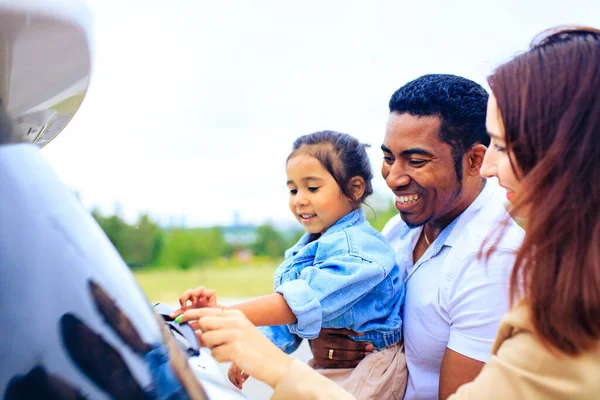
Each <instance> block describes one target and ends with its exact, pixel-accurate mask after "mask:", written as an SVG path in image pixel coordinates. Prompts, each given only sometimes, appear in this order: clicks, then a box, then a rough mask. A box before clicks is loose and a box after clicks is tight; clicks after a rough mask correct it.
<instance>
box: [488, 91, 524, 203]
mask: <svg viewBox="0 0 600 400" xmlns="http://www.w3.org/2000/svg"><path fill="white" fill-rule="evenodd" d="M485 125H486V128H487V131H488V134H489V135H490V138H491V142H490V147H489V148H488V150H487V151H486V153H485V157H484V159H483V165H482V166H481V176H483V177H484V178H490V177H492V176H495V177H496V178H498V182H499V183H500V186H502V187H503V188H504V189H506V198H507V199H508V201H510V200H511V198H512V197H513V196H514V195H515V193H518V191H519V186H520V183H519V178H518V176H517V175H516V174H515V171H514V170H513V167H512V165H511V158H512V156H511V155H510V154H508V152H507V151H506V142H505V139H504V138H505V131H504V123H503V122H502V116H501V115H500V110H499V109H498V104H497V103H496V98H495V97H494V95H493V94H492V95H490V98H489V100H488V106H487V116H486V119H485ZM512 160H513V164H514V165H515V167H516V168H517V169H518V166H517V164H516V161H515V160H514V158H512Z"/></svg>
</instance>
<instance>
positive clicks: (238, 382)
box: [227, 363, 249, 389]
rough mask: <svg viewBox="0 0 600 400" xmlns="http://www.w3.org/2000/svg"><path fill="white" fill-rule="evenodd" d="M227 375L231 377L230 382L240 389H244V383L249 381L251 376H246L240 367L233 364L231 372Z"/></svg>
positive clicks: (230, 368)
mask: <svg viewBox="0 0 600 400" xmlns="http://www.w3.org/2000/svg"><path fill="white" fill-rule="evenodd" d="M227 375H228V376H229V380H230V381H231V383H233V384H234V385H235V387H237V388H238V389H241V388H242V386H243V385H244V383H245V382H246V381H247V380H248V376H249V375H248V374H245V373H244V371H242V370H241V369H240V367H238V366H237V365H235V364H233V363H232V364H231V366H230V367H229V372H228V373H227Z"/></svg>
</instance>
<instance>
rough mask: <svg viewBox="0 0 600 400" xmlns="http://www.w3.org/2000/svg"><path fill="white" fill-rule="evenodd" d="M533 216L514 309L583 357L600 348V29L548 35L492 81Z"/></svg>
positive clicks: (519, 198)
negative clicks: (522, 309) (520, 304)
mask: <svg viewBox="0 0 600 400" xmlns="http://www.w3.org/2000/svg"><path fill="white" fill-rule="evenodd" d="M488 82H489V85H490V88H491V89H492V92H493V93H494V95H495V97H496V99H497V102H498V108H499V111H500V113H501V115H502V120H503V122H504V127H505V130H506V133H505V136H506V147H507V149H508V152H509V154H511V156H512V157H514V161H515V164H516V165H515V164H513V170H514V171H515V174H517V176H520V178H521V184H520V185H519V188H520V189H519V192H518V193H517V194H516V196H515V197H514V198H513V199H514V201H513V209H512V212H513V214H515V215H518V214H519V211H520V210H523V209H524V208H525V207H527V208H528V210H529V212H528V219H527V227H526V234H525V239H524V242H523V246H522V247H521V249H520V250H519V252H518V254H517V257H516V261H515V266H514V269H513V272H512V276H511V289H510V292H511V300H512V302H513V303H514V302H515V301H517V300H518V298H519V297H521V296H523V298H524V300H525V304H526V305H527V306H528V307H529V309H530V311H531V320H532V322H533V326H534V329H535V332H536V334H537V335H538V336H539V337H540V338H541V340H542V342H543V343H545V344H546V345H549V347H550V348H555V349H558V350H560V351H563V352H565V353H567V354H571V355H576V354H579V353H581V352H583V351H585V350H587V349H590V348H592V347H593V346H595V345H596V343H597V341H598V340H599V339H600V30H597V29H593V28H585V27H561V28H554V29H551V30H548V31H545V32H543V33H542V34H540V35H539V36H537V37H536V38H535V39H534V41H533V42H532V44H531V47H530V49H529V51H527V52H525V53H523V54H520V55H518V56H517V57H515V58H514V59H512V60H511V61H509V62H507V63H506V64H504V65H501V66H500V67H498V69H496V71H495V72H494V73H493V75H491V76H490V77H489V78H488Z"/></svg>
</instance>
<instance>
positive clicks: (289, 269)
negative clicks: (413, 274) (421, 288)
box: [260, 209, 404, 353]
mask: <svg viewBox="0 0 600 400" xmlns="http://www.w3.org/2000/svg"><path fill="white" fill-rule="evenodd" d="M395 258H396V257H395V255H394V251H393V250H392V248H391V247H390V246H389V245H388V244H387V242H386V241H385V239H384V238H383V236H382V235H381V234H380V233H379V232H377V231H376V230H375V229H374V228H373V227H371V225H370V224H369V223H368V222H367V220H366V219H365V215H364V212H363V211H362V209H357V210H354V211H352V212H350V213H349V214H347V215H346V216H344V217H342V218H341V219H340V220H339V221H337V222H336V223H335V224H334V225H333V226H331V227H330V228H329V229H327V231H325V233H324V234H323V235H321V236H320V237H319V238H318V239H317V240H314V241H311V235H310V234H308V233H306V234H304V236H302V237H301V238H300V240H299V241H298V243H296V245H295V246H294V247H292V248H291V249H288V250H287V251H286V252H285V259H284V261H283V263H282V264H281V265H280V266H279V267H278V268H277V270H276V271H275V278H274V284H275V292H277V293H281V294H282V295H283V297H284V298H285V301H286V302H287V304H288V305H289V307H290V308H291V309H292V311H293V313H294V314H295V315H296V318H297V322H296V323H293V324H288V325H280V326H267V327H261V328H260V330H261V331H262V332H263V333H264V334H265V335H266V336H267V337H268V338H269V339H270V340H271V341H272V342H273V343H275V345H277V346H278V347H279V348H280V349H282V350H284V351H285V352H287V353H291V352H293V351H294V350H296V349H297V348H298V346H299V345H300V342H301V341H302V338H306V339H313V338H316V337H317V336H318V335H319V332H320V331H321V328H345V329H351V330H353V331H355V332H359V333H363V332H364V335H362V336H353V337H352V339H354V340H358V341H368V342H372V343H373V345H374V346H375V348H377V349H381V348H385V347H389V346H391V345H392V344H394V343H396V342H398V341H399V340H400V339H401V337H402V321H401V320H400V307H401V306H402V304H403V302H404V283H403V282H402V280H401V279H400V274H399V269H398V267H397V266H396V261H395Z"/></svg>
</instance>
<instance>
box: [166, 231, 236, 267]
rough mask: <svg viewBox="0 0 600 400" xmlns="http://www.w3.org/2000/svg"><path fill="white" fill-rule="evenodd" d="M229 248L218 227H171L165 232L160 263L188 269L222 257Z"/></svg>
mask: <svg viewBox="0 0 600 400" xmlns="http://www.w3.org/2000/svg"><path fill="white" fill-rule="evenodd" d="M229 251H230V250H229V249H228V245H227V243H226V242H225V239H224V237H223V232H222V231H221V229H219V228H208V229H181V228H178V229H173V230H171V231H169V232H168V233H167V234H166V240H165V247H164V251H163V256H162V257H161V264H163V265H176V266H178V267H179V268H182V269H188V268H190V267H192V266H193V265H195V264H198V263H201V262H205V261H210V260H215V259H217V258H219V257H223V256H224V255H225V254H227V253H228V252H229Z"/></svg>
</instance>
